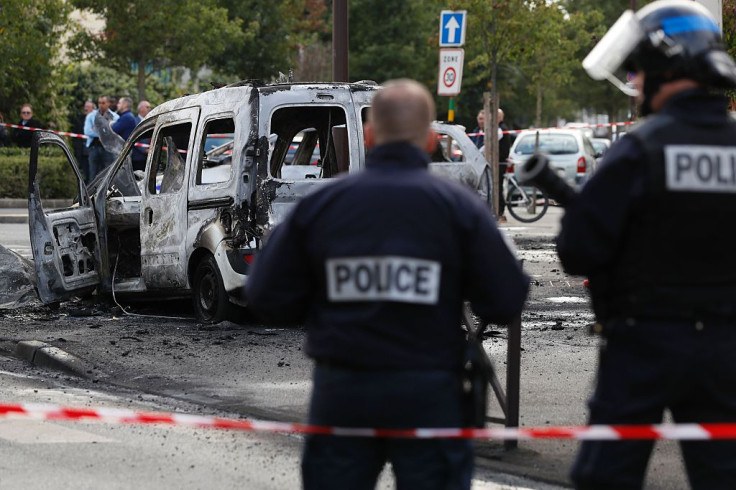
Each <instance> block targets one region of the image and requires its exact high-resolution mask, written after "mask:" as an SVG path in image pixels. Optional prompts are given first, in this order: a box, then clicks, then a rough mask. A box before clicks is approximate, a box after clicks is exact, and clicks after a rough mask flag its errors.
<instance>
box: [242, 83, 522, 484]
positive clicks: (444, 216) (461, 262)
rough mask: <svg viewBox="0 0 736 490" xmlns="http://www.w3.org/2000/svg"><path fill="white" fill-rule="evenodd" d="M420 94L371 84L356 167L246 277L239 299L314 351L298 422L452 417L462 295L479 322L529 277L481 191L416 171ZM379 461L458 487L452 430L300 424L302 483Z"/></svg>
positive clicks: (425, 107) (512, 305)
mask: <svg viewBox="0 0 736 490" xmlns="http://www.w3.org/2000/svg"><path fill="white" fill-rule="evenodd" d="M434 115H435V112H434V104H433V102H432V98H431V96H430V94H429V92H428V91H427V89H426V88H424V87H423V86H422V85H420V84H418V83H416V82H414V81H409V80H398V81H393V82H388V83H387V84H385V86H384V88H383V89H382V90H380V91H379V92H377V94H376V96H375V97H374V100H373V105H372V107H371V111H370V115H369V123H368V124H367V125H366V126H365V129H364V130H365V139H366V140H367V143H368V144H369V146H371V145H375V147H374V148H373V149H372V150H371V151H370V153H369V154H368V156H367V159H366V170H365V171H364V172H360V173H356V174H352V175H349V176H346V177H343V178H338V179H336V180H335V182H334V183H332V184H331V185H328V186H326V187H324V188H322V189H320V190H318V191H316V192H315V193H313V194H311V195H309V196H307V197H305V198H304V199H303V200H302V201H300V202H299V203H298V204H297V205H296V208H295V210H294V211H293V212H292V214H291V215H290V216H289V217H288V218H287V219H286V221H285V222H284V223H283V224H281V225H280V226H278V227H277V228H276V229H275V230H274V231H273V233H272V235H271V236H270V238H269V240H268V242H267V243H266V246H265V248H264V249H263V250H262V251H261V253H260V255H259V256H258V257H257V259H256V261H255V264H254V268H253V270H252V274H251V275H250V277H249V280H248V284H247V286H246V293H247V298H248V301H249V305H250V307H251V308H252V309H253V310H254V311H256V312H259V313H261V314H263V315H264V316H267V317H270V318H272V319H276V320H279V321H282V322H306V328H307V341H306V353H307V354H308V355H309V356H310V357H312V358H314V359H315V361H316V367H315V371H314V386H313V393H312V399H311V404H310V411H309V422H310V423H312V424H318V425H327V426H352V427H385V428H414V427H459V426H461V425H462V412H463V407H462V406H461V405H462V403H461V391H462V389H461V376H460V372H461V365H462V358H463V348H464V343H465V337H464V332H463V330H462V329H461V326H460V325H461V320H460V317H461V309H462V304H463V301H464V300H469V301H470V302H471V305H472V307H473V310H474V312H475V313H476V314H477V315H478V316H480V317H481V318H482V319H483V320H485V321H493V322H497V323H508V322H510V321H511V320H512V319H513V318H514V317H515V316H516V315H518V314H519V312H520V311H521V308H522V305H523V303H524V300H525V298H526V294H527V290H528V278H527V276H526V275H524V273H523V272H522V271H521V269H520V266H519V263H518V262H517V260H516V258H515V257H514V255H513V254H512V253H511V251H510V250H509V249H508V247H507V245H506V243H505V241H504V239H503V237H502V236H501V234H500V233H499V231H498V230H497V228H496V226H495V223H494V221H493V218H492V217H491V215H490V214H489V213H488V211H487V209H485V208H484V206H483V203H482V202H481V200H480V199H478V196H477V195H475V194H474V193H472V192H471V191H470V190H468V189H465V188H464V187H461V186H460V185H458V184H456V183H454V182H450V181H446V180H442V179H441V178H439V177H435V176H432V175H430V174H429V172H428V170H427V167H428V163H429V157H428V154H427V150H428V149H429V150H431V149H432V148H431V147H432V145H434V144H436V137H435V135H433V134H432V133H431V131H430V122H431V121H432V120H433V119H434ZM386 461H391V463H392V464H393V469H394V472H395V474H396V479H397V484H398V488H400V489H401V488H422V489H434V488H437V489H440V488H442V489H468V488H470V480H471V475H472V468H473V451H472V445H471V443H470V442H469V441H465V440H410V439H374V438H351V437H331V436H320V435H315V436H309V437H307V440H306V445H305V451H304V458H303V462H302V476H303V483H304V488H306V489H330V488H335V489H345V488H370V487H372V486H374V485H375V481H376V478H377V476H378V474H379V473H380V471H381V469H382V468H383V465H384V463H385V462H386Z"/></svg>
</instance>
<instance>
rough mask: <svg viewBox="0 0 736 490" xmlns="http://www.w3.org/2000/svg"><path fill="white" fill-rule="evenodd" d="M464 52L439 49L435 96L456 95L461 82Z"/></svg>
mask: <svg viewBox="0 0 736 490" xmlns="http://www.w3.org/2000/svg"><path fill="white" fill-rule="evenodd" d="M464 58H465V50H464V49H462V48H458V49H440V73H439V79H438V80H437V95H457V94H459V93H460V85H461V84H462V81H463V60H464Z"/></svg>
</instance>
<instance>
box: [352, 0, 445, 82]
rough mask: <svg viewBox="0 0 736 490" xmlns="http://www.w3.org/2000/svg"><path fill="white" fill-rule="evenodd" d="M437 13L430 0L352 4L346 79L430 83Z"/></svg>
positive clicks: (363, 0)
mask: <svg viewBox="0 0 736 490" xmlns="http://www.w3.org/2000/svg"><path fill="white" fill-rule="evenodd" d="M440 10H441V7H440V3H439V2H438V1H436V0H352V1H351V2H350V11H349V22H350V25H349V32H350V67H349V73H350V79H351V80H375V81H377V82H379V83H380V82H384V81H386V80H389V79H392V78H399V77H408V78H414V79H417V80H419V81H421V82H423V83H426V84H427V85H429V86H430V87H431V86H432V85H434V84H436V83H437V73H436V71H437V63H438V51H437V49H438V48H437V35H438V31H439V27H438V26H439V13H440Z"/></svg>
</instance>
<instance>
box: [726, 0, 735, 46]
mask: <svg viewBox="0 0 736 490" xmlns="http://www.w3.org/2000/svg"><path fill="white" fill-rule="evenodd" d="M723 43H724V44H725V45H726V50H728V54H730V55H731V57H732V58H736V0H723Z"/></svg>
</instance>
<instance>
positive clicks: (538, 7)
mask: <svg viewBox="0 0 736 490" xmlns="http://www.w3.org/2000/svg"><path fill="white" fill-rule="evenodd" d="M528 7H529V9H530V13H531V22H532V23H531V25H529V27H530V29H528V31H527V32H528V33H529V40H530V41H531V43H532V45H535V46H538V48H537V49H534V50H526V51H525V52H524V55H523V56H522V61H523V63H524V64H523V66H524V71H525V72H526V73H527V79H528V81H529V84H528V90H529V92H530V93H532V94H534V98H535V100H536V109H535V118H534V123H535V125H536V126H537V127H540V126H542V109H543V101H544V98H545V94H555V92H557V91H559V89H560V88H562V87H567V86H568V85H569V83H570V81H571V79H572V74H573V72H574V71H575V70H576V69H577V68H578V67H579V66H580V63H579V61H578V60H577V59H575V58H574V57H571V56H570V54H571V53H574V52H575V51H576V46H579V45H580V44H581V43H583V42H584V40H583V37H584V36H585V31H583V30H582V27H583V26H584V23H585V18H584V15H583V14H582V13H572V14H568V13H567V12H566V11H565V10H564V9H562V7H561V6H560V5H559V4H557V3H547V2H544V1H540V2H529V5H528ZM548 98H549V97H548ZM560 104H561V102H558V107H556V109H558V110H555V111H554V113H553V114H551V115H552V116H556V115H558V114H559V109H560Z"/></svg>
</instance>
